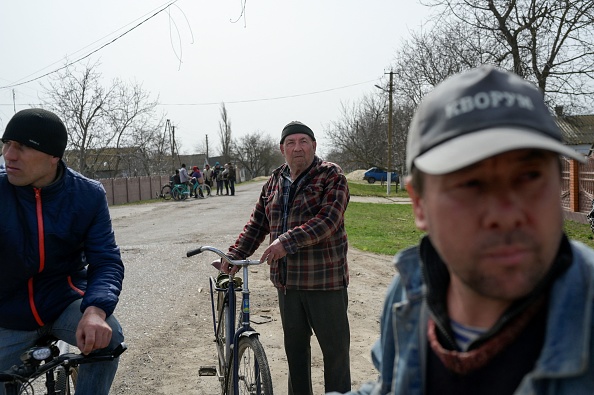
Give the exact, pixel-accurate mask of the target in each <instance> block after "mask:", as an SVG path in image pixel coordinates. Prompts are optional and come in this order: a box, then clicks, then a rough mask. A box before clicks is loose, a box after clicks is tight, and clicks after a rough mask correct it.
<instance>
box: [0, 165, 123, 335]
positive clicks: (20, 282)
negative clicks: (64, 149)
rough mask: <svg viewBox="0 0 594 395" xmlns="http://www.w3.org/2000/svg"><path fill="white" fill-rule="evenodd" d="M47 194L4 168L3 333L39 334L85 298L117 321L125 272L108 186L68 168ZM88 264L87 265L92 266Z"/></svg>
mask: <svg viewBox="0 0 594 395" xmlns="http://www.w3.org/2000/svg"><path fill="white" fill-rule="evenodd" d="M60 166H61V167H62V170H63V171H62V177H61V178H60V179H59V180H57V181H55V182H54V183H52V184H51V185H49V186H47V187H44V188H40V189H37V188H33V187H31V186H25V187H17V186H14V185H12V184H10V183H9V182H8V178H7V175H6V172H5V170H4V169H0V327H3V328H9V329H19V330H34V329H36V328H39V327H41V326H44V325H46V324H48V323H51V322H52V321H54V320H55V319H56V318H57V317H58V316H59V315H60V313H61V312H62V311H63V310H64V308H65V307H66V306H68V305H69V304H70V303H72V302H73V301H74V300H76V299H80V298H82V299H83V302H82V306H81V310H83V311H84V309H86V308H87V307H88V306H96V307H99V308H101V309H103V310H104V311H105V312H106V313H107V315H111V314H112V313H113V311H114V309H115V307H116V304H117V302H118V297H119V294H120V291H121V288H122V280H123V278H124V265H123V263H122V260H121V256H120V250H119V248H118V246H117V245H116V243H115V238H114V233H113V229H112V226H111V218H110V215H109V210H108V207H107V200H106V197H105V190H104V189H103V186H102V185H101V184H100V183H99V182H97V181H93V180H89V179H88V178H85V177H83V176H82V175H80V174H78V173H76V172H75V171H72V170H70V169H68V168H67V167H66V166H65V165H64V163H63V162H61V164H60ZM87 265H88V266H87Z"/></svg>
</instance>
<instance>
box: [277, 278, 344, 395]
mask: <svg viewBox="0 0 594 395" xmlns="http://www.w3.org/2000/svg"><path fill="white" fill-rule="evenodd" d="M278 301H279V308H280V314H281V321H282V325H283V332H284V343H285V353H286V355H287V362H288V364H289V394H290V395H313V389H312V383H311V345H310V341H311V336H312V330H313V333H315V335H316V337H317V339H318V343H319V344H320V348H321V350H322V354H323V356H324V389H325V392H332V391H337V392H341V393H344V392H349V391H350V390H351V370H350V359H349V349H350V329H349V320H348V317H347V307H348V293H347V289H346V288H343V289H341V290H337V291H295V290H287V291H286V294H285V293H284V292H283V290H278Z"/></svg>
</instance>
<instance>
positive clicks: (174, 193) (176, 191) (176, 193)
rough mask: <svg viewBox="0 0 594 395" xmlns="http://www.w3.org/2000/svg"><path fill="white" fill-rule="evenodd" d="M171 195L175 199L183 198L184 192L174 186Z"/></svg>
mask: <svg viewBox="0 0 594 395" xmlns="http://www.w3.org/2000/svg"><path fill="white" fill-rule="evenodd" d="M171 197H173V200H182V199H183V193H182V191H181V189H180V188H178V187H173V189H172V190H171Z"/></svg>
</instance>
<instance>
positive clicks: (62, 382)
mask: <svg viewBox="0 0 594 395" xmlns="http://www.w3.org/2000/svg"><path fill="white" fill-rule="evenodd" d="M55 372H56V388H55V389H56V393H58V394H60V395H70V385H69V383H68V374H66V368H64V366H58V367H57V368H56V369H55Z"/></svg>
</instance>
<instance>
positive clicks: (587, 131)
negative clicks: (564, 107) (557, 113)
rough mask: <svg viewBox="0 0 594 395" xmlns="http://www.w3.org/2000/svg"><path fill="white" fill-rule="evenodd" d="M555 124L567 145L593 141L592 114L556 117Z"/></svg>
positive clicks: (593, 124) (593, 122) (593, 116)
mask: <svg viewBox="0 0 594 395" xmlns="http://www.w3.org/2000/svg"><path fill="white" fill-rule="evenodd" d="M557 125H559V127H560V128H561V132H562V133H563V142H564V143H565V144H567V145H579V144H588V145H592V144H593V143H594V115H571V116H561V117H557Z"/></svg>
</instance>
